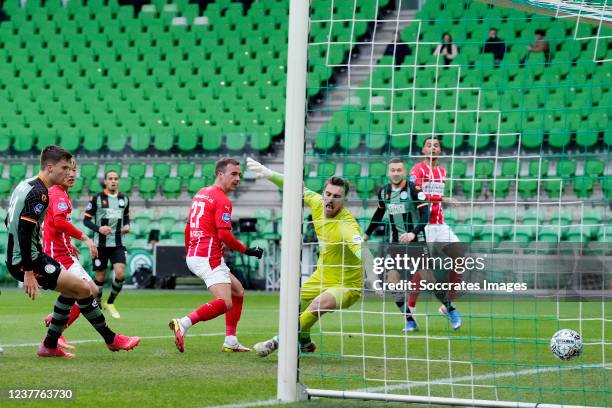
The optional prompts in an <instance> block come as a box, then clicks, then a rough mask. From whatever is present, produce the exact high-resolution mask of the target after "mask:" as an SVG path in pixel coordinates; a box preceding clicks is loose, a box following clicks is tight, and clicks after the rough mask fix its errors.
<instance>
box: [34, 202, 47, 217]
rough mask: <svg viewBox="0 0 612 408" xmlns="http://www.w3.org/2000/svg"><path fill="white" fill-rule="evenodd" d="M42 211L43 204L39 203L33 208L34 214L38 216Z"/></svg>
mask: <svg viewBox="0 0 612 408" xmlns="http://www.w3.org/2000/svg"><path fill="white" fill-rule="evenodd" d="M44 209H45V206H44V205H43V204H41V203H38V204H36V206H35V207H34V212H35V213H36V214H39V215H40V213H41V212H43V210H44Z"/></svg>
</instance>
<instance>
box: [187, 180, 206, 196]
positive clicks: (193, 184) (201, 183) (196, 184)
mask: <svg viewBox="0 0 612 408" xmlns="http://www.w3.org/2000/svg"><path fill="white" fill-rule="evenodd" d="M205 186H206V179H204V178H201V177H195V178H192V179H191V180H189V182H188V183H187V191H188V192H189V194H190V195H191V196H194V195H195V194H196V193H197V192H198V191H200V189H201V188H202V187H205Z"/></svg>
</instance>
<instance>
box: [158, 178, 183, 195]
mask: <svg viewBox="0 0 612 408" xmlns="http://www.w3.org/2000/svg"><path fill="white" fill-rule="evenodd" d="M162 193H163V194H164V197H166V198H167V199H169V200H173V199H176V198H178V196H179V195H180V194H181V179H180V178H179V177H168V178H166V179H164V180H163V181H162Z"/></svg>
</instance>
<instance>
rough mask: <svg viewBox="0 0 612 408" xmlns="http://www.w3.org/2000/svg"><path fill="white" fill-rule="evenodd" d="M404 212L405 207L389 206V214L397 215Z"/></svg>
mask: <svg viewBox="0 0 612 408" xmlns="http://www.w3.org/2000/svg"><path fill="white" fill-rule="evenodd" d="M405 212H406V207H405V206H404V204H389V214H391V215H398V214H404V213H405Z"/></svg>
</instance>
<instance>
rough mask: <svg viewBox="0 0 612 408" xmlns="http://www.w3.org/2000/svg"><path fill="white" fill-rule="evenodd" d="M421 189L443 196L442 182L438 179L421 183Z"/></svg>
mask: <svg viewBox="0 0 612 408" xmlns="http://www.w3.org/2000/svg"><path fill="white" fill-rule="evenodd" d="M423 191H424V192H425V193H427V194H431V195H437V196H443V195H444V183H441V182H439V181H430V182H428V183H423Z"/></svg>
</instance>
